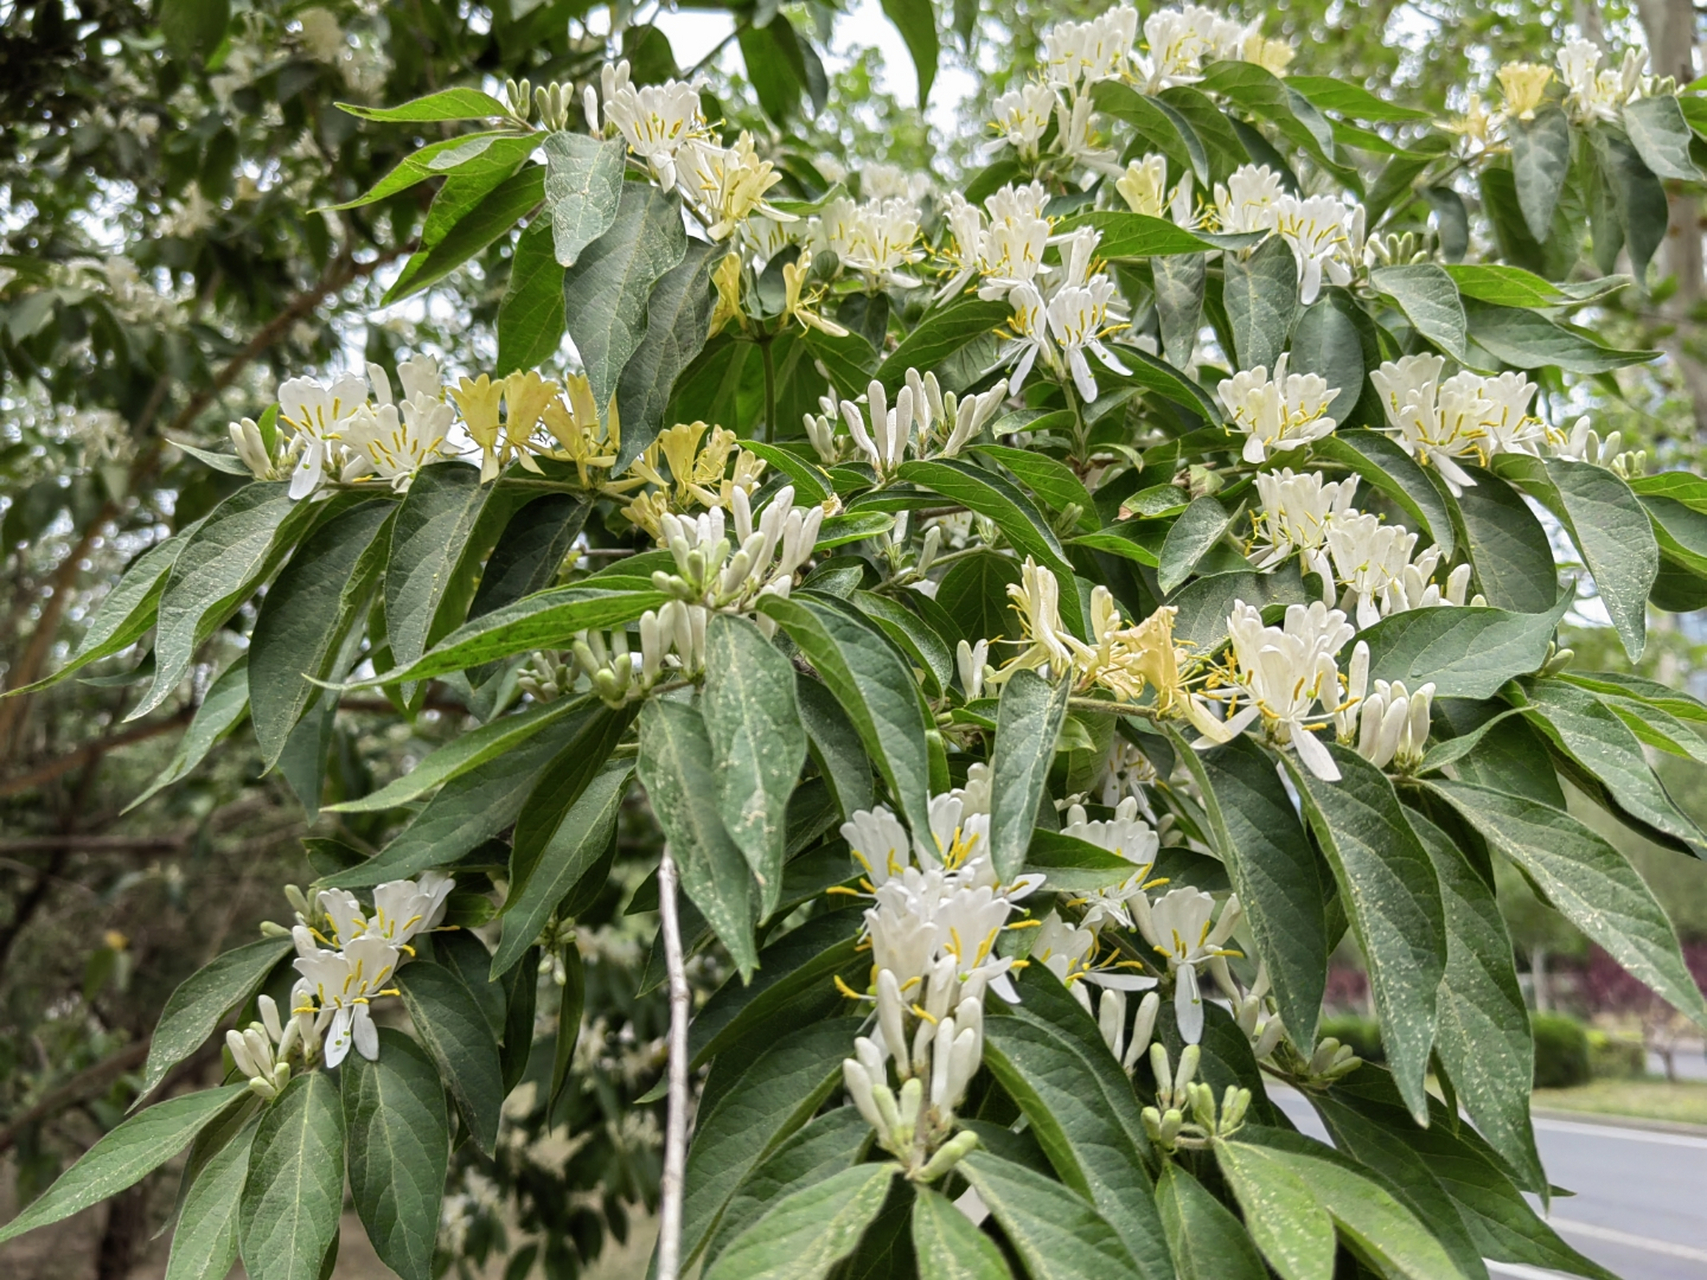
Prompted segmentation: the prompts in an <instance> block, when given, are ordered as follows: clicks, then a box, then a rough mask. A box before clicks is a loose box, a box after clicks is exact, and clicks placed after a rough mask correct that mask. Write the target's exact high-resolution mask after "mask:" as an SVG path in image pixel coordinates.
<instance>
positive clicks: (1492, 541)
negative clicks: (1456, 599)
mask: <svg viewBox="0 0 1707 1280" xmlns="http://www.w3.org/2000/svg"><path fill="white" fill-rule="evenodd" d="M1465 470H1466V471H1467V472H1468V473H1469V475H1470V477H1471V478H1472V479H1473V480H1475V482H1476V483H1475V484H1474V485H1472V486H1466V487H1465V489H1464V491H1463V492H1462V493H1461V494H1459V495H1457V496H1456V497H1454V498H1452V499H1451V502H1452V509H1453V510H1454V511H1455V512H1456V513H1457V516H1458V523H1459V525H1460V526H1461V528H1462V532H1463V535H1464V543H1465V550H1466V551H1468V552H1469V555H1470V563H1471V564H1472V565H1474V566H1475V569H1476V585H1477V587H1478V588H1479V589H1480V591H1481V593H1482V594H1483V595H1484V596H1486V597H1487V602H1488V603H1489V604H1490V605H1492V606H1493V607H1494V608H1496V609H1509V610H1511V611H1512V612H1513V613H1545V612H1546V611H1547V610H1548V609H1550V608H1552V607H1553V604H1554V602H1555V601H1557V600H1558V598H1559V571H1558V568H1557V566H1556V565H1555V563H1554V560H1553V543H1552V540H1551V539H1550V538H1548V536H1547V530H1546V529H1544V528H1543V527H1542V525H1541V522H1540V521H1539V520H1538V519H1536V518H1535V513H1534V512H1533V511H1531V510H1530V509H1529V504H1528V503H1527V502H1525V501H1524V499H1523V495H1522V494H1520V493H1518V492H1517V490H1515V489H1513V488H1512V487H1511V485H1509V484H1507V483H1506V482H1505V481H1504V480H1502V479H1500V478H1499V477H1498V476H1496V475H1494V474H1493V473H1492V472H1490V471H1483V470H1481V469H1480V468H1479V467H1466V468H1465Z"/></svg>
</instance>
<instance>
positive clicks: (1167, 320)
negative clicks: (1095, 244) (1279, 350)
mask: <svg viewBox="0 0 1707 1280" xmlns="http://www.w3.org/2000/svg"><path fill="white" fill-rule="evenodd" d="M1150 270H1151V272H1152V274H1153V275H1154V277H1155V283H1156V324H1157V328H1158V329H1160V331H1161V338H1162V351H1163V353H1164V354H1165V355H1166V356H1167V358H1168V361H1169V362H1170V363H1172V364H1175V365H1178V366H1179V367H1180V368H1182V369H1183V368H1187V367H1189V366H1190V365H1191V363H1192V360H1193V358H1194V357H1195V356H1196V354H1197V335H1198V333H1199V331H1200V330H1201V329H1202V328H1203V298H1204V291H1205V288H1206V286H1207V284H1208V278H1209V266H1208V258H1207V256H1206V255H1204V254H1201V253H1188V254H1181V255H1179V256H1178V257H1169V258H1156V259H1154V260H1153V261H1152V262H1151V264H1150ZM1293 340H1294V341H1295V342H1296V341H1297V336H1296V334H1295V335H1294V339H1293Z"/></svg>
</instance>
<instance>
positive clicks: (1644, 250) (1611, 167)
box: [1589, 126, 1669, 281]
mask: <svg viewBox="0 0 1707 1280" xmlns="http://www.w3.org/2000/svg"><path fill="white" fill-rule="evenodd" d="M1589 141H1590V143H1591V144H1592V145H1593V147H1594V154H1595V159H1596V160H1597V161H1598V162H1599V169H1600V174H1601V177H1602V178H1603V179H1604V180H1605V183H1606V185H1607V187H1609V188H1610V189H1611V192H1612V202H1613V205H1614V207H1615V208H1616V209H1617V210H1618V224H1619V226H1620V227H1622V228H1623V231H1624V248H1625V251H1626V252H1627V253H1628V254H1629V255H1630V268H1631V274H1632V275H1634V276H1635V277H1636V279H1637V280H1638V281H1640V280H1642V279H1643V278H1644V277H1645V276H1646V275H1647V273H1648V263H1649V262H1650V261H1651V260H1652V259H1653V256H1654V251H1655V250H1656V249H1658V248H1659V247H1660V245H1661V244H1663V243H1664V242H1665V237H1666V229H1667V225H1668V222H1669V218H1668V216H1667V215H1668V210H1669V205H1668V202H1667V200H1666V191H1665V185H1664V184H1663V183H1661V182H1660V180H1659V179H1658V178H1657V177H1655V176H1654V174H1653V173H1652V172H1651V171H1650V170H1649V169H1648V166H1647V165H1646V164H1645V163H1644V162H1643V160H1642V156H1641V153H1640V152H1638V151H1637V150H1636V148H1635V147H1634V146H1632V145H1631V143H1630V139H1629V138H1627V137H1625V136H1624V134H1622V133H1620V132H1619V131H1618V130H1617V129H1614V128H1610V127H1607V126H1602V127H1600V128H1597V129H1594V130H1591V131H1590V132H1589Z"/></svg>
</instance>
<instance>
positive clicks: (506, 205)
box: [380, 164, 545, 306]
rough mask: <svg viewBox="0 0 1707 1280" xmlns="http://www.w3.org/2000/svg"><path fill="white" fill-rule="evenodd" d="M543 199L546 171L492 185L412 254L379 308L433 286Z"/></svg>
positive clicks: (532, 169)
mask: <svg viewBox="0 0 1707 1280" xmlns="http://www.w3.org/2000/svg"><path fill="white" fill-rule="evenodd" d="M544 196H545V170H544V169H543V168H541V167H540V166H539V165H537V164H532V165H528V166H527V167H526V168H524V169H522V170H521V171H519V172H517V173H513V174H510V175H509V176H508V177H506V178H504V179H503V180H502V181H500V182H498V183H497V184H496V185H494V186H493V188H492V190H491V191H489V192H487V193H486V194H485V196H483V197H482V198H481V200H480V202H479V203H478V204H476V205H475V206H474V207H473V208H472V209H470V210H469V211H468V212H467V213H465V214H463V216H462V217H461V218H460V219H459V220H458V221H457V223H456V224H455V225H454V226H452V227H450V228H449V229H447V230H446V231H445V232H444V234H443V236H442V237H441V238H440V240H439V241H438V243H437V244H434V245H431V246H429V247H426V248H423V249H421V250H419V251H417V252H416V253H415V254H414V256H413V257H411V258H410V259H409V262H408V264H407V265H406V266H405V267H404V269H403V271H402V272H401V273H400V274H399V275H398V277H397V279H396V281H395V282H394V283H393V284H392V286H391V288H389V289H388V290H386V292H385V297H384V298H382V299H381V300H380V301H381V305H382V306H383V305H388V304H390V303H393V302H397V301H399V300H400V299H403V298H407V297H409V296H411V295H412V294H417V293H419V292H421V290H423V289H426V288H429V287H431V286H432V285H435V284H437V283H438V282H439V281H440V280H443V279H444V278H445V277H446V276H448V275H449V274H450V273H451V272H453V271H455V270H456V269H457V268H458V267H460V266H461V265H462V264H463V263H465V262H467V261H468V260H469V259H470V258H472V257H473V256H474V255H475V254H477V253H480V252H481V251H482V250H484V249H486V248H487V247H488V246H490V245H491V244H492V243H493V242H494V241H496V240H497V239H498V238H499V237H500V236H504V235H508V234H509V232H510V231H511V230H512V229H513V228H514V227H515V225H516V224H517V223H518V222H520V221H521V220H522V219H523V218H525V217H527V216H528V214H529V213H530V212H532V211H533V210H534V209H536V208H537V207H538V206H539V202H540V200H541V199H543V198H544Z"/></svg>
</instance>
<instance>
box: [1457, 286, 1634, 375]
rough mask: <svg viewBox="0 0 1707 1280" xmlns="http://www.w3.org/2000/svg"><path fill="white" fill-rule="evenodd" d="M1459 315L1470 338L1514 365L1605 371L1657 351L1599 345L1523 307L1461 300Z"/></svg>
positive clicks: (1576, 370)
mask: <svg viewBox="0 0 1707 1280" xmlns="http://www.w3.org/2000/svg"><path fill="white" fill-rule="evenodd" d="M1464 315H1465V318H1466V319H1467V320H1468V321H1469V322H1470V337H1471V338H1473V339H1474V340H1475V341H1476V342H1477V343H1479V344H1480V345H1481V346H1482V347H1484V348H1485V349H1486V350H1487V351H1488V352H1489V353H1490V354H1491V355H1493V356H1496V357H1497V358H1499V359H1501V360H1504V361H1505V362H1506V363H1507V364H1511V365H1515V366H1516V367H1517V368H1519V369H1539V368H1542V367H1543V366H1546V365H1557V366H1558V367H1559V368H1561V369H1563V370H1564V371H1565V372H1566V373H1585V374H1594V373H1610V372H1611V371H1612V370H1614V369H1622V368H1624V367H1625V366H1626V365H1632V364H1645V363H1647V362H1648V361H1650V360H1654V359H1656V358H1657V357H1658V354H1659V353H1658V352H1655V351H1636V350H1625V349H1623V348H1620V347H1608V346H1604V345H1602V344H1601V343H1599V342H1596V341H1595V340H1594V339H1593V338H1592V337H1591V336H1590V335H1589V334H1587V333H1585V332H1584V331H1582V330H1580V329H1576V328H1572V327H1569V326H1567V325H1564V324H1561V323H1559V322H1557V321H1554V320H1550V319H1548V318H1547V317H1546V316H1544V315H1542V314H1541V313H1540V312H1538V311H1531V310H1528V309H1526V308H1524V307H1498V306H1494V305H1493V304H1492V303H1487V302H1474V301H1469V300H1466V302H1465V304H1464Z"/></svg>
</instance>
